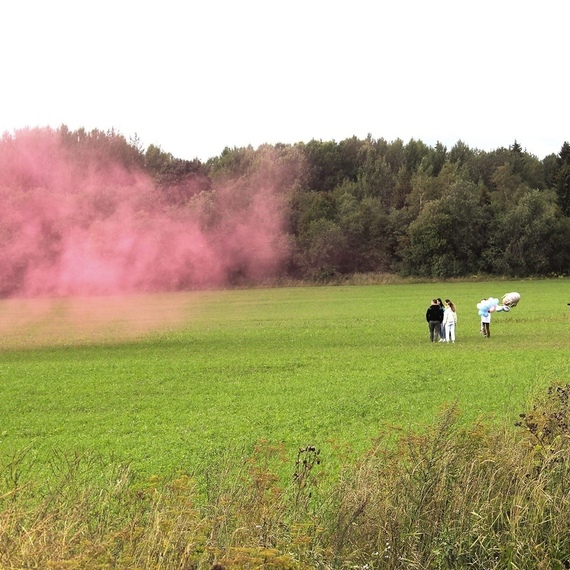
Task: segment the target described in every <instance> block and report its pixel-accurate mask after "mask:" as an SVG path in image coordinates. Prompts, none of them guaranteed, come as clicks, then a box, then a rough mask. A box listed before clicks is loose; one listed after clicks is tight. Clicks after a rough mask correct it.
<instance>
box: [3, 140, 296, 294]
mask: <svg viewBox="0 0 570 570" xmlns="http://www.w3.org/2000/svg"><path fill="white" fill-rule="evenodd" d="M272 168H273V167H272ZM256 172H257V174H256V175H254V176H251V177H249V178H247V177H245V178H244V179H242V180H240V182H239V183H235V182H232V181H227V180H226V181H224V182H217V183H215V184H214V185H213V187H212V189H211V190H208V191H204V192H201V193H198V194H196V195H195V196H193V197H192V198H191V199H190V200H189V201H188V202H187V203H186V204H184V205H179V206H177V207H174V206H171V205H170V206H169V205H168V204H167V203H166V202H165V201H164V200H163V199H162V197H161V194H160V190H159V189H157V188H156V186H155V184H153V182H152V180H151V179H150V178H149V177H148V176H147V175H146V174H145V173H144V172H143V170H142V169H141V168H139V167H136V166H133V165H131V166H125V165H124V164H123V163H122V162H121V160H110V159H109V157H108V156H104V155H101V156H98V155H97V154H96V153H95V154H89V153H83V154H81V153H78V152H77V150H76V152H75V154H73V153H72V152H70V150H69V147H66V146H65V145H64V144H63V142H62V138H61V136H60V133H59V132H57V131H52V130H50V129H33V130H27V131H19V132H18V133H16V134H15V135H13V136H10V135H4V137H3V139H2V140H1V141H0V205H1V209H0V296H3V297H7V296H12V297H37V296H85V295H117V294H125V293H139V292H153V291H173V290H181V289H189V288H196V287H200V288H203V287H211V286H213V287H215V286H221V285H224V284H227V283H228V282H230V281H231V280H232V279H235V278H236V276H239V277H241V278H244V279H251V280H258V279H262V278H265V277H270V276H272V275H274V274H275V273H276V272H278V271H279V270H280V268H281V267H282V265H283V263H284V262H285V261H286V259H287V257H288V255H289V248H288V239H287V236H286V235H285V233H284V231H283V219H284V199H283V194H282V192H280V191H276V188H277V185H278V184H279V183H280V182H279V181H278V180H277V178H276V172H272V174H271V175H267V169H266V168H260V169H258V171H256ZM261 173H263V174H261Z"/></svg>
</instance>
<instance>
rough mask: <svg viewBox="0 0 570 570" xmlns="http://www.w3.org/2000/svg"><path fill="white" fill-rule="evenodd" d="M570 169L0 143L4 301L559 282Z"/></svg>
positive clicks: (118, 144)
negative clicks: (373, 276)
mask: <svg viewBox="0 0 570 570" xmlns="http://www.w3.org/2000/svg"><path fill="white" fill-rule="evenodd" d="M569 157H570V153H569V152H568V143H564V144H563V146H562V149H561V152H560V154H559V155H551V156H548V157H546V158H545V159H544V160H542V161H540V160H538V159H537V158H536V157H534V156H533V155H530V154H528V153H526V152H525V151H524V150H523V148H522V146H521V145H520V144H519V143H517V142H516V141H515V143H514V144H513V145H512V146H511V147H509V148H508V149H505V148H499V149H497V150H495V151H492V152H483V151H478V150H475V149H471V148H469V146H467V145H466V144H465V143H463V142H461V141H458V143H457V144H456V145H455V146H454V147H453V148H452V149H449V150H448V149H447V148H446V147H444V146H443V145H441V144H438V145H436V147H435V148H431V147H428V146H426V145H425V144H423V143H422V142H421V141H415V140H413V139H412V140H410V141H409V142H408V143H404V142H403V141H401V140H396V141H393V142H390V143H388V142H386V141H385V140H383V139H379V140H373V139H371V138H367V139H365V140H359V139H357V138H351V139H346V140H344V141H341V142H339V143H337V142H334V141H328V142H323V141H310V142H309V143H298V144H295V145H263V146H261V147H259V148H258V149H253V148H251V147H247V148H234V149H228V148H226V149H225V150H224V151H223V152H222V153H221V154H220V155H219V156H217V157H214V158H212V159H210V160H209V161H208V162H207V163H201V162H200V161H198V160H193V161H188V160H181V159H178V158H175V157H173V156H172V155H170V154H169V153H167V152H164V151H162V150H161V149H160V148H159V147H156V146H154V145H151V146H149V147H148V148H147V149H142V148H140V146H139V144H138V142H137V141H136V140H134V141H126V140H125V138H124V137H123V136H122V135H120V134H118V133H115V132H113V131H111V132H101V131H96V130H95V131H91V132H86V131H84V130H82V129H80V130H78V131H74V132H72V131H70V130H69V129H67V128H66V127H65V126H62V127H61V128H60V129H57V130H53V129H49V128H45V129H40V128H38V129H28V130H22V131H17V132H16V133H14V134H12V135H11V134H4V136H3V137H2V139H1V140H0V204H1V206H2V207H1V210H0V296H2V297H9V296H12V297H31V296H75V295H109V294H123V293H137V292H152V291H174V290H183V289H191V288H207V287H219V286H226V285H235V284H253V283H260V282H268V281H270V280H274V279H276V278H278V277H287V278H293V279H295V278H301V279H310V280H321V279H329V278H331V277H335V276H338V275H343V274H351V273H356V272H359V273H365V272H394V273H400V274H403V275H419V276H426V277H437V278H445V277H450V276H461V275H470V274H473V273H481V272H482V273H488V274H500V275H509V276H526V275H549V274H558V275H561V274H568V273H570V250H569V248H568V243H570V218H569V213H570V210H569V207H568V203H569V201H568V196H569V195H570V189H569V188H570V183H569V181H568V180H569V177H568V171H569V169H570V158H569Z"/></svg>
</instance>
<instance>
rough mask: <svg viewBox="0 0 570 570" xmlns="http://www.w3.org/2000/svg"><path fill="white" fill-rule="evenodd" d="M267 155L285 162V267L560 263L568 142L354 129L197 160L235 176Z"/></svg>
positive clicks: (512, 269) (569, 173)
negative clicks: (489, 141)
mask: <svg viewBox="0 0 570 570" xmlns="http://www.w3.org/2000/svg"><path fill="white" fill-rule="evenodd" d="M267 154H271V155H272V157H273V160H275V161H278V162H280V163H283V162H287V163H289V164H290V165H291V171H290V178H289V181H288V184H287V185H286V187H284V188H281V191H283V192H285V193H286V195H287V199H288V205H289V209H288V227H287V232H288V234H289V235H290V236H291V238H292V242H293V244H294V252H293V255H292V257H291V263H290V265H289V267H288V271H289V273H290V274H291V275H293V276H298V277H304V278H307V277H309V278H328V277H332V276H334V275H338V274H350V273H355V272H395V273H399V274H402V275H417V276H425V277H436V278H445V277H452V276H466V275H472V274H480V273H484V274H495V275H508V276H519V277H522V276H530V275H552V274H556V275H563V274H565V275H567V274H568V273H569V272H570V145H569V144H568V143H564V144H563V146H562V148H561V151H560V153H559V154H558V155H554V154H553V155H550V156H547V157H546V158H544V160H539V159H538V158H537V157H535V156H533V155H532V154H530V153H527V152H525V151H524V150H523V149H522V147H521V145H520V144H519V143H518V142H516V141H515V142H514V143H513V145H512V146H511V147H509V148H499V149H497V150H494V151H490V152H485V151H480V150H476V149H471V148H470V147H469V146H468V145H467V144H465V143H464V142H462V141H459V142H457V144H455V145H454V146H453V148H451V149H450V150H448V149H447V148H446V147H445V146H444V145H442V144H440V143H438V144H437V145H436V146H435V147H430V146H428V145H425V144H424V143H422V142H421V141H419V140H410V141H409V142H408V143H404V142H403V141H401V140H396V141H393V142H387V141H385V140H383V139H379V140H374V139H372V138H371V137H368V138H367V139H365V140H359V139H357V138H355V137H353V138H350V139H346V140H343V141H340V142H338V143H337V142H334V141H315V140H313V141H310V142H308V143H298V144H295V145H277V146H273V147H260V148H258V149H257V150H254V149H252V148H234V149H227V148H226V149H225V150H224V152H223V153H222V154H221V155H220V156H219V157H216V158H214V159H211V160H210V161H208V163H207V165H206V167H207V170H208V173H209V176H211V177H217V176H219V175H220V174H223V175H224V176H226V177H232V176H245V175H247V173H248V172H249V173H251V171H253V170H255V168H256V165H258V164H259V162H260V157H262V156H263V155H267ZM291 173H293V174H291Z"/></svg>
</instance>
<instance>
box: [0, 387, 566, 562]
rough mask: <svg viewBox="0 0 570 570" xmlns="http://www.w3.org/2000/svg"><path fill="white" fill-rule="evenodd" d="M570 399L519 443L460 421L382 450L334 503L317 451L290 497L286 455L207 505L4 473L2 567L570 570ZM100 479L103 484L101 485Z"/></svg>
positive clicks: (153, 486)
mask: <svg viewBox="0 0 570 570" xmlns="http://www.w3.org/2000/svg"><path fill="white" fill-rule="evenodd" d="M569 396H570V386H569V385H566V386H559V387H556V388H552V389H551V390H549V391H548V395H547V397H545V398H544V401H543V402H541V403H540V404H537V405H536V406H535V407H534V408H533V409H532V411H531V413H529V414H527V415H523V416H522V417H521V420H520V431H519V432H518V433H514V432H513V431H512V430H504V429H499V428H497V426H494V427H490V426H488V425H487V426H485V425H480V424H477V425H475V426H472V427H471V428H469V429H460V428H458V426H457V422H456V410H455V409H454V408H453V407H452V408H448V409H446V410H445V411H444V412H443V413H442V414H441V416H440V419H439V421H438V422H437V423H435V424H434V425H433V427H430V428H429V429H428V430H427V431H426V432H424V433H423V434H422V435H408V436H406V435H403V436H401V437H400V438H399V440H398V445H397V446H395V447H394V446H388V447H385V446H384V445H383V442H382V440H379V441H378V443H377V445H376V446H374V447H373V448H372V449H371V450H370V451H369V452H368V453H367V454H365V455H364V456H363V457H362V458H361V459H360V460H359V461H358V462H357V463H356V464H354V465H351V466H350V468H347V469H346V470H344V471H343V472H342V474H341V476H340V477H339V479H338V480H337V481H336V483H335V484H334V485H333V487H332V490H331V489H330V488H328V487H327V488H326V491H327V492H326V493H324V489H323V487H322V483H321V480H320V478H319V468H320V457H319V450H318V449H316V448H314V447H305V448H302V449H300V450H299V452H298V455H297V461H296V462H295V464H294V469H293V473H294V477H293V478H292V480H291V481H290V482H289V484H288V485H287V486H285V487H284V486H282V485H280V484H279V483H278V480H279V478H278V476H277V474H276V472H275V471H274V470H273V469H272V464H273V463H274V462H275V456H276V454H277V455H278V452H279V451H280V450H279V449H278V448H272V447H267V446H259V447H258V449H256V451H255V453H254V454H253V455H252V456H251V457H249V458H248V459H247V461H245V462H239V463H237V462H236V461H235V458H234V459H233V460H230V461H229V462H227V463H226V462H224V463H223V464H215V465H211V466H210V469H209V470H208V471H207V473H206V475H207V476H208V485H207V489H206V490H207V500H206V501H204V500H203V498H202V497H201V496H200V493H199V492H198V490H197V485H196V482H195V480H194V479H193V478H192V477H189V476H180V477H178V478H176V479H171V480H160V479H154V480H151V481H148V482H147V483H146V484H144V485H141V484H140V483H136V482H134V481H133V479H132V477H131V474H130V473H129V470H128V469H126V468H119V467H117V466H112V467H109V466H108V465H106V464H104V463H101V462H100V461H97V460H93V458H90V457H88V456H75V457H73V456H71V457H69V456H68V457H60V458H57V461H56V462H55V463H54V465H55V466H56V467H57V469H58V477H57V479H56V480H55V481H54V482H53V483H52V484H51V485H50V486H49V487H48V489H44V490H43V491H41V492H40V491H39V489H38V488H37V483H38V482H36V484H35V485H34V483H33V482H29V483H27V484H23V483H22V482H20V481H19V478H18V464H17V462H12V463H8V464H4V465H3V466H2V471H1V474H2V480H1V482H2V488H1V493H2V494H1V495H0V500H1V504H2V511H1V512H0V567H2V568H62V569H63V568H77V569H80V568H133V569H135V568H145V569H146V568H148V569H151V568H153V569H158V568H163V569H166V568H186V569H190V568H216V569H222V568H276V569H277V568H282V569H293V568H298V569H302V568H307V569H308V568H361V569H364V568H367V569H368V568H378V569H381V568H386V569H390V568H393V569H397V568H426V569H427V568H458V569H459V568H469V567H473V568H489V569H491V568H521V569H522V568H528V569H535V568H566V567H568V564H569V563H570V529H569V527H568V520H570V519H569V517H570V500H569V499H570V497H569V492H568V477H569V476H570V472H569V471H570V467H569V466H570V462H569V461H570V446H569V441H570V440H569V436H570V432H569V428H568V425H569V424H568V420H569V419H570V410H569V408H568V398H569ZM95 475H96V476H95Z"/></svg>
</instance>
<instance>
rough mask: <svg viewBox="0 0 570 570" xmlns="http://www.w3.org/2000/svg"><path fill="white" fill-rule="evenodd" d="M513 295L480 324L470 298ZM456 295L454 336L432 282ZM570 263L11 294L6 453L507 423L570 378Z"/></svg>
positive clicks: (2, 320) (319, 442)
mask: <svg viewBox="0 0 570 570" xmlns="http://www.w3.org/2000/svg"><path fill="white" fill-rule="evenodd" d="M511 291H517V292H519V293H520V294H521V301H520V303H519V305H518V306H517V307H516V308H514V309H512V310H511V311H510V312H509V313H495V314H494V316H493V320H492V323H491V334H492V338H490V339H484V338H483V337H482V336H481V335H480V332H479V316H478V314H477V308H476V304H477V303H478V302H479V301H480V300H481V299H482V298H483V297H491V296H492V297H498V298H500V297H501V296H502V295H504V294H506V293H509V292H511ZM434 296H435V297H441V298H443V299H445V298H450V299H451V300H452V301H453V302H454V303H455V304H456V306H457V311H458V326H457V341H456V343H455V344H454V345H451V344H450V345H447V344H444V343H441V344H432V343H430V342H429V336H428V327H427V323H426V322H425V311H426V309H427V307H428V305H429V303H430V299H431V298H432V297H434ZM567 303H570V281H569V280H568V279H556V280H536V281H532V280H530V281H526V280H525V281H496V282H484V283H481V282H461V283H440V284H397V285H367V286H338V287H298V288H275V289H251V290H230V291H212V292H189V293H176V294H166V295H165V294H162V295H148V296H145V295H139V296H132V297H127V298H123V299H118V298H97V299H65V300H45V299H43V300H37V299H36V300H4V301H1V302H0V456H1V458H2V462H3V463H4V462H6V461H7V460H9V458H10V457H15V456H20V455H22V454H25V455H26V457H28V458H31V459H32V460H33V462H34V469H35V470H36V472H37V473H41V472H42V471H43V470H46V471H47V470H48V469H49V461H50V457H52V456H53V454H54V453H56V454H64V455H65V454H68V453H75V452H85V451H86V452H96V453H100V454H102V455H103V456H105V457H109V460H110V461H114V462H121V463H129V464H130V465H131V467H132V469H133V470H134V472H135V473H139V474H141V475H142V476H145V477H147V476H151V475H161V474H170V473H173V472H179V471H182V472H192V471H194V470H195V469H199V468H200V467H201V466H203V465H205V464H207V463H208V462H209V461H211V460H212V459H213V458H214V457H218V458H219V457H221V456H223V455H224V454H228V453H229V454H242V453H243V454H244V456H245V455H246V454H248V453H250V451H251V449H252V448H253V446H254V445H255V444H256V443H257V442H259V441H261V440H265V441H267V442H269V443H276V444H277V443H278V444H283V445H284V447H285V449H286V450H287V451H288V453H289V454H290V455H291V457H292V458H294V457H295V455H296V453H297V450H298V449H299V448H300V447H304V446H306V445H309V444H310V445H315V446H316V447H317V448H318V449H320V450H321V452H322V456H323V459H324V463H325V462H327V461H328V464H329V465H335V464H337V463H338V462H340V461H346V460H347V458H348V460H350V457H357V456H358V455H359V454H361V453H362V452H364V451H365V450H366V449H368V448H369V447H370V446H371V445H372V442H373V440H374V439H375V438H376V437H378V436H379V435H380V434H382V433H385V432H386V431H387V430H391V429H392V428H393V427H396V428H401V429H403V430H405V431H409V430H412V429H413V430H415V429H421V427H422V426H423V425H426V424H428V423H433V422H434V420H435V418H436V417H437V414H438V412H439V410H441V409H442V407H445V406H447V405H449V404H452V403H453V402H458V405H459V410H460V413H461V421H462V422H472V421H474V420H476V419H481V418H482V419H484V420H485V421H502V422H506V424H510V425H514V423H515V422H516V421H517V419H518V415H519V413H521V412H524V411H527V409H528V405H529V401H530V399H531V397H532V396H533V395H536V394H537V393H541V392H543V391H544V390H545V389H546V387H548V386H549V385H551V384H555V383H561V382H564V383H566V382H568V381H569V380H570V374H569V371H570V358H569V349H570V306H568V305H567Z"/></svg>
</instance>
